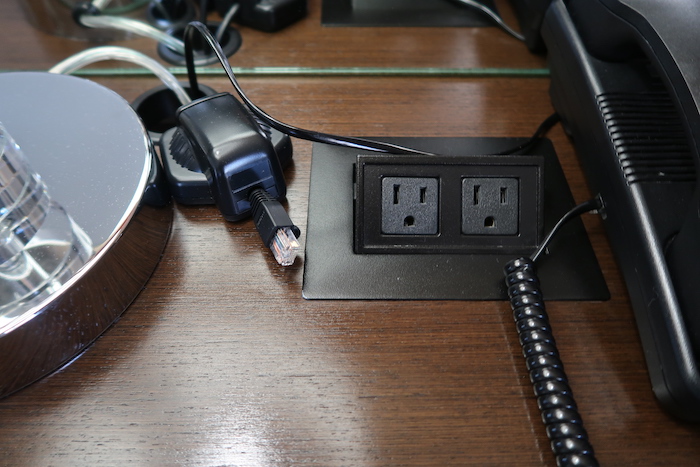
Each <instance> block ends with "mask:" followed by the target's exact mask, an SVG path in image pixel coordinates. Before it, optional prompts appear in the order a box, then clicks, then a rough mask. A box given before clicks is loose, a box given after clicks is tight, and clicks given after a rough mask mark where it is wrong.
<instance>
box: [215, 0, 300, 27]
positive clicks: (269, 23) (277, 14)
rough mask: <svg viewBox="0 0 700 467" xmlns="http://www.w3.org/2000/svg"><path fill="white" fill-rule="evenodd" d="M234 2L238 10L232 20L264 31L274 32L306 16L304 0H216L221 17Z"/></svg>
mask: <svg viewBox="0 0 700 467" xmlns="http://www.w3.org/2000/svg"><path fill="white" fill-rule="evenodd" d="M234 4H238V5H239V11H238V12H237V13H236V16H235V17H234V21H236V22H237V23H240V24H242V25H244V26H248V27H250V28H254V29H259V30H260V31H265V32H276V31H279V30H280V29H284V28H286V27H287V26H289V25H290V24H293V23H296V22H297V21H299V20H300V19H302V18H303V17H305V16H306V0H216V2H215V5H216V11H217V12H218V13H219V14H220V15H221V16H222V17H223V16H225V15H226V13H227V12H228V11H229V10H230V9H231V7H232V6H233V5H234Z"/></svg>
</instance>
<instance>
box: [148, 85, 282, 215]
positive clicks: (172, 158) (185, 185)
mask: <svg viewBox="0 0 700 467" xmlns="http://www.w3.org/2000/svg"><path fill="white" fill-rule="evenodd" d="M199 88H200V89H203V88H204V89H210V88H207V87H204V86H202V85H201V84H200V85H199ZM234 105H235V106H236V107H238V110H239V111H240V112H244V113H245V114H246V115H247V116H248V118H252V117H251V116H250V115H249V114H248V112H247V110H246V109H244V108H243V107H242V106H241V104H237V101H236V103H234ZM173 123H176V121H175V115H173ZM217 123H222V124H225V125H226V126H225V127H224V129H223V131H224V132H225V135H227V138H228V139H229V141H234V140H235V139H236V138H237V136H238V135H237V134H236V133H235V132H232V131H230V130H231V125H230V124H229V122H227V121H224V120H219V121H218V122H217ZM176 132H177V128H176V127H174V126H173V128H171V129H169V130H167V131H166V132H165V133H164V134H163V135H162V137H161V138H160V139H161V141H159V143H160V153H161V156H162V158H163V166H164V167H165V174H166V176H167V179H168V183H169V185H170V191H171V193H172V195H173V198H174V199H175V200H176V201H177V202H178V203H181V204H188V205H197V204H214V202H215V201H214V198H213V197H212V194H211V190H210V188H209V181H208V180H207V177H206V175H205V174H204V173H202V169H201V166H200V164H199V162H198V160H197V159H196V158H195V157H183V156H182V155H180V156H176V155H174V154H173V151H172V150H171V145H172V140H173V137H174V136H175V133H176ZM265 136H266V137H267V138H268V139H269V142H270V143H271V144H272V148H273V150H274V154H275V156H276V159H277V160H278V161H279V165H280V166H281V168H282V169H285V168H286V167H288V166H289V164H290V163H291V162H292V141H291V139H290V138H289V136H288V135H285V134H283V133H280V132H279V131H277V130H275V129H270V130H269V135H268V134H266V135H265Z"/></svg>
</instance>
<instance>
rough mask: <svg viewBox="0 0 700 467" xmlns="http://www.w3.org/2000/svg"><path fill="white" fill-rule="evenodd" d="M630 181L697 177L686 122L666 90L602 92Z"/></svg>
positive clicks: (604, 108)
mask: <svg viewBox="0 0 700 467" xmlns="http://www.w3.org/2000/svg"><path fill="white" fill-rule="evenodd" d="M598 106H599V107H600V110H601V113H602V115H603V118H604V119H605V123H606V125H607V127H608V131H609V133H610V138H611V140H612V142H613V144H614V145H615V150H616V152H617V156H618V158H619V159H620V166H621V167H622V170H623V172H624V174H625V177H626V178H627V182H628V183H630V184H632V183H638V182H675V181H683V182H685V181H694V180H695V177H696V175H695V165H694V163H693V158H692V154H691V150H690V146H689V145H688V142H687V139H686V133H685V130H684V128H683V123H682V122H681V119H680V117H679V115H678V112H677V111H676V108H675V107H674V105H673V102H672V101H671V98H670V97H669V95H668V94H667V93H666V92H651V93H647V94H632V93H605V94H601V95H599V96H598Z"/></svg>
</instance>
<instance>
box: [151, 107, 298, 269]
mask: <svg viewBox="0 0 700 467" xmlns="http://www.w3.org/2000/svg"><path fill="white" fill-rule="evenodd" d="M177 122H178V126H177V127H175V128H172V129H170V130H168V131H166V132H165V133H164V134H163V137H162V138H161V141H160V151H161V156H162V159H163V161H164V167H165V172H166V176H167V177H168V181H169V184H170V186H171V192H172V193H173V197H174V198H175V199H176V200H177V201H178V202H180V203H183V204H209V203H212V202H213V203H215V204H216V205H217V207H218V208H219V211H221V213H222V215H223V216H224V218H225V219H226V220H228V221H238V220H241V219H244V218H246V217H248V216H250V215H253V217H254V220H255V225H256V228H257V229H258V232H259V233H260V236H261V238H262V239H263V242H264V243H265V245H266V246H268V247H269V248H270V249H271V250H272V251H273V253H274V254H275V259H277V261H278V262H279V263H280V264H282V265H289V264H291V263H293V262H294V258H295V257H296V254H297V251H298V250H299V249H300V246H299V243H298V240H297V238H298V236H299V234H300V230H299V228H298V227H297V226H296V225H294V223H293V222H292V221H291V219H290V218H289V216H288V215H287V213H286V211H285V210H284V208H283V207H282V205H281V203H280V201H279V200H281V199H284V197H285V194H286V191H287V186H286V183H285V180H284V176H283V173H282V167H283V162H284V165H286V164H288V163H289V161H290V160H291V155H292V146H291V141H290V138H289V136H287V135H284V134H281V133H279V132H275V131H274V130H272V129H269V128H268V127H266V126H265V125H263V124H261V123H259V122H258V121H257V120H256V119H255V118H254V117H253V116H252V115H251V114H250V113H249V112H248V110H247V109H246V108H245V107H244V105H243V104H241V103H240V102H239V101H238V100H237V99H235V98H234V97H233V96H232V95H231V94H228V93H221V94H215V95H213V96H207V97H203V98H201V99H198V100H196V101H193V102H192V103H190V104H188V105H186V106H183V107H181V108H180V109H179V110H178V112H177ZM273 132H274V133H273Z"/></svg>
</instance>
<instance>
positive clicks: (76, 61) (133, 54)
mask: <svg viewBox="0 0 700 467" xmlns="http://www.w3.org/2000/svg"><path fill="white" fill-rule="evenodd" d="M103 60H121V61H125V62H131V63H135V64H137V65H141V66H142V67H144V68H146V69H148V70H150V71H152V72H153V73H154V74H155V75H156V76H157V77H158V78H160V80H161V81H162V82H163V84H165V85H166V86H167V87H168V88H170V89H171V90H172V91H173V92H174V93H175V95H176V96H177V98H178V100H179V101H180V102H181V103H182V105H185V104H189V103H190V102H192V99H190V96H189V95H188V94H187V92H185V90H184V89H183V87H182V86H181V85H180V83H178V81H177V79H176V78H175V76H173V74H172V73H170V72H169V71H168V70H167V69H166V68H165V67H164V66H163V65H161V64H160V63H158V62H156V61H155V60H153V59H152V58H151V57H148V56H146V55H144V54H142V53H141V52H137V51H135V50H131V49H127V48H125V47H116V46H103V47H94V48H92V49H87V50H83V51H82V52H79V53H77V54H75V55H72V56H70V57H68V58H67V59H65V60H63V61H62V62H60V63H57V64H56V65H54V66H53V67H52V68H51V69H50V70H49V73H56V74H70V73H73V72H74V71H76V70H79V69H80V68H83V67H84V66H87V65H90V64H91V63H95V62H99V61H103Z"/></svg>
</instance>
